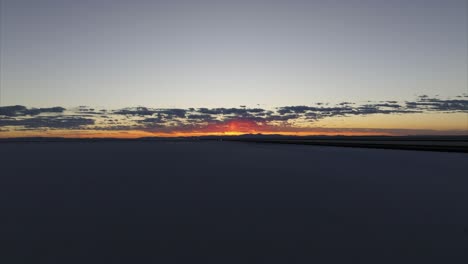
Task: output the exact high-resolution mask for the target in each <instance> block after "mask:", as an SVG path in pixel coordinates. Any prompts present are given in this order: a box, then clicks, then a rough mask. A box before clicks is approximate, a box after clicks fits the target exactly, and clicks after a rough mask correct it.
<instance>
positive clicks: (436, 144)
mask: <svg viewBox="0 0 468 264" xmlns="http://www.w3.org/2000/svg"><path fill="white" fill-rule="evenodd" d="M230 140H233V141H242V142H255V143H272V144H297V145H318V146H335V147H353V148H378V149H400V150H420V151H440V152H461V153H468V142H466V141H452V140H451V141H423V140H416V141H412V140H404V141H402V140H343V139H340V140H336V139H331V140H313V139H310V140H302V139H284V140H283V139H230Z"/></svg>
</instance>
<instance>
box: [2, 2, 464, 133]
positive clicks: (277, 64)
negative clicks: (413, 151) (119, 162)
mask: <svg viewBox="0 0 468 264" xmlns="http://www.w3.org/2000/svg"><path fill="white" fill-rule="evenodd" d="M467 14H468V4H467V1H466V0H439V1H436V0H411V1H408V0H392V1H388V0H387V1H385V0H328V1H326V0H323V1H311V0H309V1H306V0H288V1H278V0H270V1H265V0H248V1H247V0H237V1H223V0H217V1H204V0H202V1H195V0H186V1H182V0H170V1H169V0H167V1H157V0H152V1H150V0H132V1H130V0H127V1H123V0H80V1H76V0H40V1H37V0H0V88H1V89H0V137H11V136H29V135H34V136H38V135H39V136H41V135H44V136H49V135H60V136H109V135H110V136H119V137H120V136H130V137H136V136H141V135H145V136H147V135H149V136H151V135H185V134H187V135H190V134H193V135H199V134H207V133H208V134H209V133H221V134H225V133H232V134H236V133H237V134H238V133H284V134H291V133H293V134H327V133H336V134H355V133H357V134H366V133H371V134H372V133H375V134H391V135H396V134H468V97H467V95H468V88H467V87H468V77H467V75H468V74H467V72H468V49H467V47H468V21H467V16H468V15H467ZM344 103H349V104H344ZM383 104H388V105H386V106H385V105H383ZM15 107H16V108H15ZM288 107H289V108H288ZM291 107H292V108H291ZM294 107H295V108H294ZM300 107H302V108H300ZM304 107H308V108H304ZM83 109H87V110H86V111H85V110H83ZM89 109H93V110H89ZM144 109H146V112H145V111H142V110H144ZM205 109H208V110H205ZM221 109H224V110H221ZM229 109H231V110H229ZM285 109H289V112H288V111H286V110H285ZM291 109H293V110H291ZM96 110H99V111H96ZM174 110H177V111H178V112H177V111H176V112H177V113H178V114H175V115H174V113H173V112H174ZM125 111H126V112H125ZM197 115H198V117H197Z"/></svg>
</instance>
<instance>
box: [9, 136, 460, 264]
mask: <svg viewBox="0 0 468 264" xmlns="http://www.w3.org/2000/svg"><path fill="white" fill-rule="evenodd" d="M0 166H1V167H0V170H1V176H0V242H1V243H2V246H1V247H0V251H1V252H0V262H1V263H223V264H224V263H314V262H315V263H466V261H467V260H468V173H467V172H468V154H465V153H443V152H422V151H403V150H383V149H357V148H339V147H322V146H301V145H282V144H278V145H275V144H255V143H243V142H210V141H207V142H203V141H202V142H95V143H83V142H47V143H2V144H0Z"/></svg>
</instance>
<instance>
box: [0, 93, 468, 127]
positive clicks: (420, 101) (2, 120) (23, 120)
mask: <svg viewBox="0 0 468 264" xmlns="http://www.w3.org/2000/svg"><path fill="white" fill-rule="evenodd" d="M466 97H468V95H466V94H463V95H461V96H458V97H455V99H440V98H438V97H429V96H427V95H422V96H419V97H417V98H416V100H414V101H407V102H404V103H400V102H398V101H392V100H388V101H379V102H372V101H370V102H367V103H366V104H356V103H352V102H341V103H338V104H336V105H330V104H327V103H320V104H315V106H305V105H299V106H284V107H278V108H275V109H273V110H267V109H262V108H247V107H246V106H243V105H242V106H240V107H239V108H187V109H181V108H167V109H161V108H147V107H131V108H123V109H117V110H105V109H102V110H96V109H94V108H91V107H87V106H80V107H78V108H74V109H68V110H67V111H66V112H65V108H63V107H51V108H27V107H25V106H20V105H16V106H4V107H0V126H1V127H17V129H16V130H19V129H48V128H50V129H77V128H78V129H97V130H119V129H122V130H124V129H141V130H146V131H168V132H170V131H178V130H179V131H180V130H184V129H185V130H189V129H202V128H204V127H206V126H207V125H215V126H220V127H222V126H223V124H225V123H226V122H231V121H236V120H237V121H242V122H247V123H248V124H251V123H255V124H257V125H260V126H268V125H279V124H278V123H280V125H281V126H294V124H295V122H299V121H307V122H310V123H312V122H315V121H318V120H321V119H324V118H327V117H340V116H341V117H345V116H353V115H360V116H365V115H374V114H386V115H389V114H410V113H422V112H427V113H430V112H443V113H456V112H468V100H467V99H464V98H466Z"/></svg>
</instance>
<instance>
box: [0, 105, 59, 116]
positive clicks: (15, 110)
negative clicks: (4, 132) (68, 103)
mask: <svg viewBox="0 0 468 264" xmlns="http://www.w3.org/2000/svg"><path fill="white" fill-rule="evenodd" d="M63 111H65V108H63V107H58V106H57V107H50V108H27V107H25V106H22V105H13V106H2V107H0V116H28V115H29V116H36V115H39V114H42V113H62V112H63Z"/></svg>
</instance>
